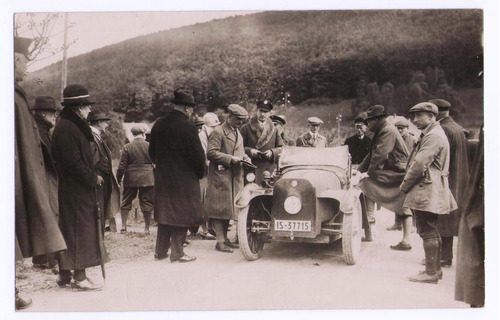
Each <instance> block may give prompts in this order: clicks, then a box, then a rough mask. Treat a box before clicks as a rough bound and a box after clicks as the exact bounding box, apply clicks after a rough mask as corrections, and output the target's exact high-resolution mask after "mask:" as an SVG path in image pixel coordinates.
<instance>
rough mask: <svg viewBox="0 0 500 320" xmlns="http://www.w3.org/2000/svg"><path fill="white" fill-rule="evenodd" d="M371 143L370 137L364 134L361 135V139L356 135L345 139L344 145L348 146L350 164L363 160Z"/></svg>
mask: <svg viewBox="0 0 500 320" xmlns="http://www.w3.org/2000/svg"><path fill="white" fill-rule="evenodd" d="M371 143H372V139H370V137H368V136H367V135H366V134H365V135H364V136H363V139H360V138H358V136H357V135H353V136H351V137H349V138H347V139H345V142H344V145H346V146H348V147H349V153H350V154H351V162H352V164H360V163H361V162H362V161H363V159H364V158H365V157H366V155H367V154H368V152H370V145H371Z"/></svg>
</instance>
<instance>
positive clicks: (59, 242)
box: [14, 37, 66, 309]
mask: <svg viewBox="0 0 500 320" xmlns="http://www.w3.org/2000/svg"><path fill="white" fill-rule="evenodd" d="M32 42H33V40H32V39H27V38H20V37H14V77H15V78H14V79H15V87H14V90H15V91H14V108H15V109H14V115H15V122H14V125H15V179H16V180H15V210H16V211H15V215H16V219H15V220H16V226H15V228H16V242H15V244H16V248H15V258H16V261H19V260H22V259H23V258H28V257H32V256H40V255H46V254H49V253H53V252H58V251H61V250H64V249H66V244H65V242H64V238H63V236H62V234H61V231H60V230H59V227H58V225H57V220H56V215H57V212H54V206H53V205H51V203H50V200H51V198H50V196H49V194H48V190H49V185H48V181H49V179H48V178H47V170H46V169H45V160H44V155H43V150H42V145H41V137H40V133H39V130H38V128H37V126H38V125H37V124H36V122H35V119H34V118H33V115H32V113H31V111H30V108H29V104H28V100H27V94H26V92H25V91H24V90H23V88H22V87H21V86H20V84H19V83H20V82H22V81H23V79H24V76H25V74H26V70H27V65H26V64H27V62H28V61H29V58H28V57H29V47H30V45H31V43H32ZM15 302H16V309H24V308H27V307H28V306H29V305H30V304H31V299H23V298H21V297H20V296H19V294H18V290H17V288H16V300H15Z"/></svg>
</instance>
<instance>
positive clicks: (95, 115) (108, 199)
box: [87, 110, 120, 232]
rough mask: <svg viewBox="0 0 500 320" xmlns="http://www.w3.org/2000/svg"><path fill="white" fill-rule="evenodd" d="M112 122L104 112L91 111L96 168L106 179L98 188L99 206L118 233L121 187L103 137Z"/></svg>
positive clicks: (89, 121)
mask: <svg viewBox="0 0 500 320" xmlns="http://www.w3.org/2000/svg"><path fill="white" fill-rule="evenodd" d="M110 120H111V118H109V117H108V116H107V115H106V114H105V113H104V112H101V111H98V110H95V111H91V112H90V114H89V116H88V118H87V122H88V123H89V125H90V129H92V134H93V135H94V141H93V142H92V144H91V146H92V152H93V154H94V168H95V170H96V172H97V174H98V175H99V176H101V177H102V178H103V179H104V183H103V184H102V186H101V187H99V188H97V191H98V196H99V198H100V199H99V205H100V206H101V212H103V215H104V217H105V220H107V221H109V229H110V230H111V231H113V232H116V220H115V215H116V213H117V212H118V211H119V210H120V187H119V186H118V182H117V181H116V177H115V174H114V172H113V164H112V161H111V160H112V159H111V151H110V150H109V147H108V146H107V144H106V142H105V141H104V139H103V136H102V135H103V134H104V133H105V132H106V129H107V128H108V126H109V121H110ZM106 230H107V229H106Z"/></svg>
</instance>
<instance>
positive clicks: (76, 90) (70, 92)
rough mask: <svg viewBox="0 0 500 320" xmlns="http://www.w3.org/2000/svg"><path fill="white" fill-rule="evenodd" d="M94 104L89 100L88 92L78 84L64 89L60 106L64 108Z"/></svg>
mask: <svg viewBox="0 0 500 320" xmlns="http://www.w3.org/2000/svg"><path fill="white" fill-rule="evenodd" d="M92 104H95V102H94V101H91V100H90V95H89V91H88V90H87V89H86V88H85V87H84V86H81V85H79V84H72V85H69V86H67V87H66V88H64V90H63V101H62V102H61V105H63V106H65V107H79V106H88V105H92Z"/></svg>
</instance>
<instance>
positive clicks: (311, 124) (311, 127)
mask: <svg viewBox="0 0 500 320" xmlns="http://www.w3.org/2000/svg"><path fill="white" fill-rule="evenodd" d="M322 124H323V120H321V119H320V118H318V117H310V118H308V119H307V128H308V131H307V132H306V133H304V134H303V135H301V136H300V137H298V138H297V141H296V143H295V145H296V146H297V147H312V148H326V147H328V141H327V140H326V137H324V136H322V135H321V134H319V128H320V127H321V125H322Z"/></svg>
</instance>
